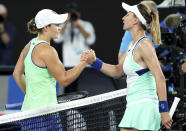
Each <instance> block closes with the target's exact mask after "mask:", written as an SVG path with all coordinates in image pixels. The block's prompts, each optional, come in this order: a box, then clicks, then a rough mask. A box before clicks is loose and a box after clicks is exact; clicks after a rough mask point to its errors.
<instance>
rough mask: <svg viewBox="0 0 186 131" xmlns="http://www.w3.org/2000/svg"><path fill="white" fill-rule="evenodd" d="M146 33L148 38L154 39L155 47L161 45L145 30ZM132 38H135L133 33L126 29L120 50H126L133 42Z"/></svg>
mask: <svg viewBox="0 0 186 131" xmlns="http://www.w3.org/2000/svg"><path fill="white" fill-rule="evenodd" d="M145 35H146V37H147V38H149V39H150V40H151V41H152V43H153V45H154V47H155V48H157V47H159V45H156V44H155V42H154V41H153V40H152V38H151V36H150V35H149V34H148V33H147V32H145ZM132 40H133V39H132V35H131V33H130V31H125V33H124V36H123V38H122V42H121V46H120V50H119V52H126V51H127V48H128V45H129V44H130V43H131V41H132Z"/></svg>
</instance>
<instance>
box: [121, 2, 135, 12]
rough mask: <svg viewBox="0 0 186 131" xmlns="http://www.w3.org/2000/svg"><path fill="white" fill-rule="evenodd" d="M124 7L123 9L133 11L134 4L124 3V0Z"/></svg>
mask: <svg viewBox="0 0 186 131" xmlns="http://www.w3.org/2000/svg"><path fill="white" fill-rule="evenodd" d="M122 7H123V9H124V10H126V11H127V12H129V11H133V6H130V5H128V4H126V3H124V2H122Z"/></svg>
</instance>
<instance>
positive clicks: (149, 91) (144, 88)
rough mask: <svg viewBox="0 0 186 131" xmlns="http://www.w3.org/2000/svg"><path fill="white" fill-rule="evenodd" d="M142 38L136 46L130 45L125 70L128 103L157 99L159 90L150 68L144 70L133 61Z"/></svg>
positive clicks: (124, 65)
mask: <svg viewBox="0 0 186 131" xmlns="http://www.w3.org/2000/svg"><path fill="white" fill-rule="evenodd" d="M145 38H147V37H146V36H144V37H142V38H140V39H139V40H138V41H137V42H136V43H135V44H134V45H131V44H130V45H129V48H128V50H127V54H126V58H125V61H124V64H123V70H124V72H125V74H126V75H127V97H126V99H127V103H131V102H134V101H138V100H141V99H144V98H152V99H157V98H158V97H157V89H156V83H155V78H154V76H153V75H152V73H151V72H150V71H149V69H148V68H143V67H142V66H140V65H139V64H137V63H136V62H135V61H134V59H133V54H134V51H135V49H136V47H137V46H138V45H139V44H140V42H141V40H143V39H145Z"/></svg>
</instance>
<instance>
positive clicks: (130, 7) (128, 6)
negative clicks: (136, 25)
mask: <svg viewBox="0 0 186 131" xmlns="http://www.w3.org/2000/svg"><path fill="white" fill-rule="evenodd" d="M122 7H123V9H125V10H126V11H127V12H130V11H131V12H133V13H134V14H135V15H136V16H137V17H138V19H139V20H140V21H141V23H142V24H144V25H145V26H146V25H147V22H146V20H145V18H144V17H143V16H142V14H141V13H140V11H139V9H138V7H137V5H134V6H130V5H128V4H126V3H124V2H122Z"/></svg>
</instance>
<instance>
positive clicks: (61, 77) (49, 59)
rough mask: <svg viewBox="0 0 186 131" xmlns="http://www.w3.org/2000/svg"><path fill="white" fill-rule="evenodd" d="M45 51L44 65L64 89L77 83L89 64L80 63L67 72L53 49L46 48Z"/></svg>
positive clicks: (43, 54)
mask: <svg viewBox="0 0 186 131" xmlns="http://www.w3.org/2000/svg"><path fill="white" fill-rule="evenodd" d="M43 50H44V53H42V58H43V61H44V63H45V64H46V66H47V67H48V69H49V71H50V73H51V74H52V75H53V76H54V78H55V79H56V80H57V81H58V82H59V83H60V84H61V85H63V86H64V87H66V86H68V85H69V84H71V83H72V82H73V81H75V80H76V79H77V78H78V77H79V75H80V74H81V72H82V71H83V69H84V68H85V67H86V65H87V62H85V61H80V63H79V64H78V65H77V66H76V67H74V68H72V69H70V70H68V71H66V70H65V68H64V65H63V64H62V63H61V61H60V59H59V57H58V54H57V52H56V50H55V49H54V48H53V47H51V46H45V48H44V49H43Z"/></svg>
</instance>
